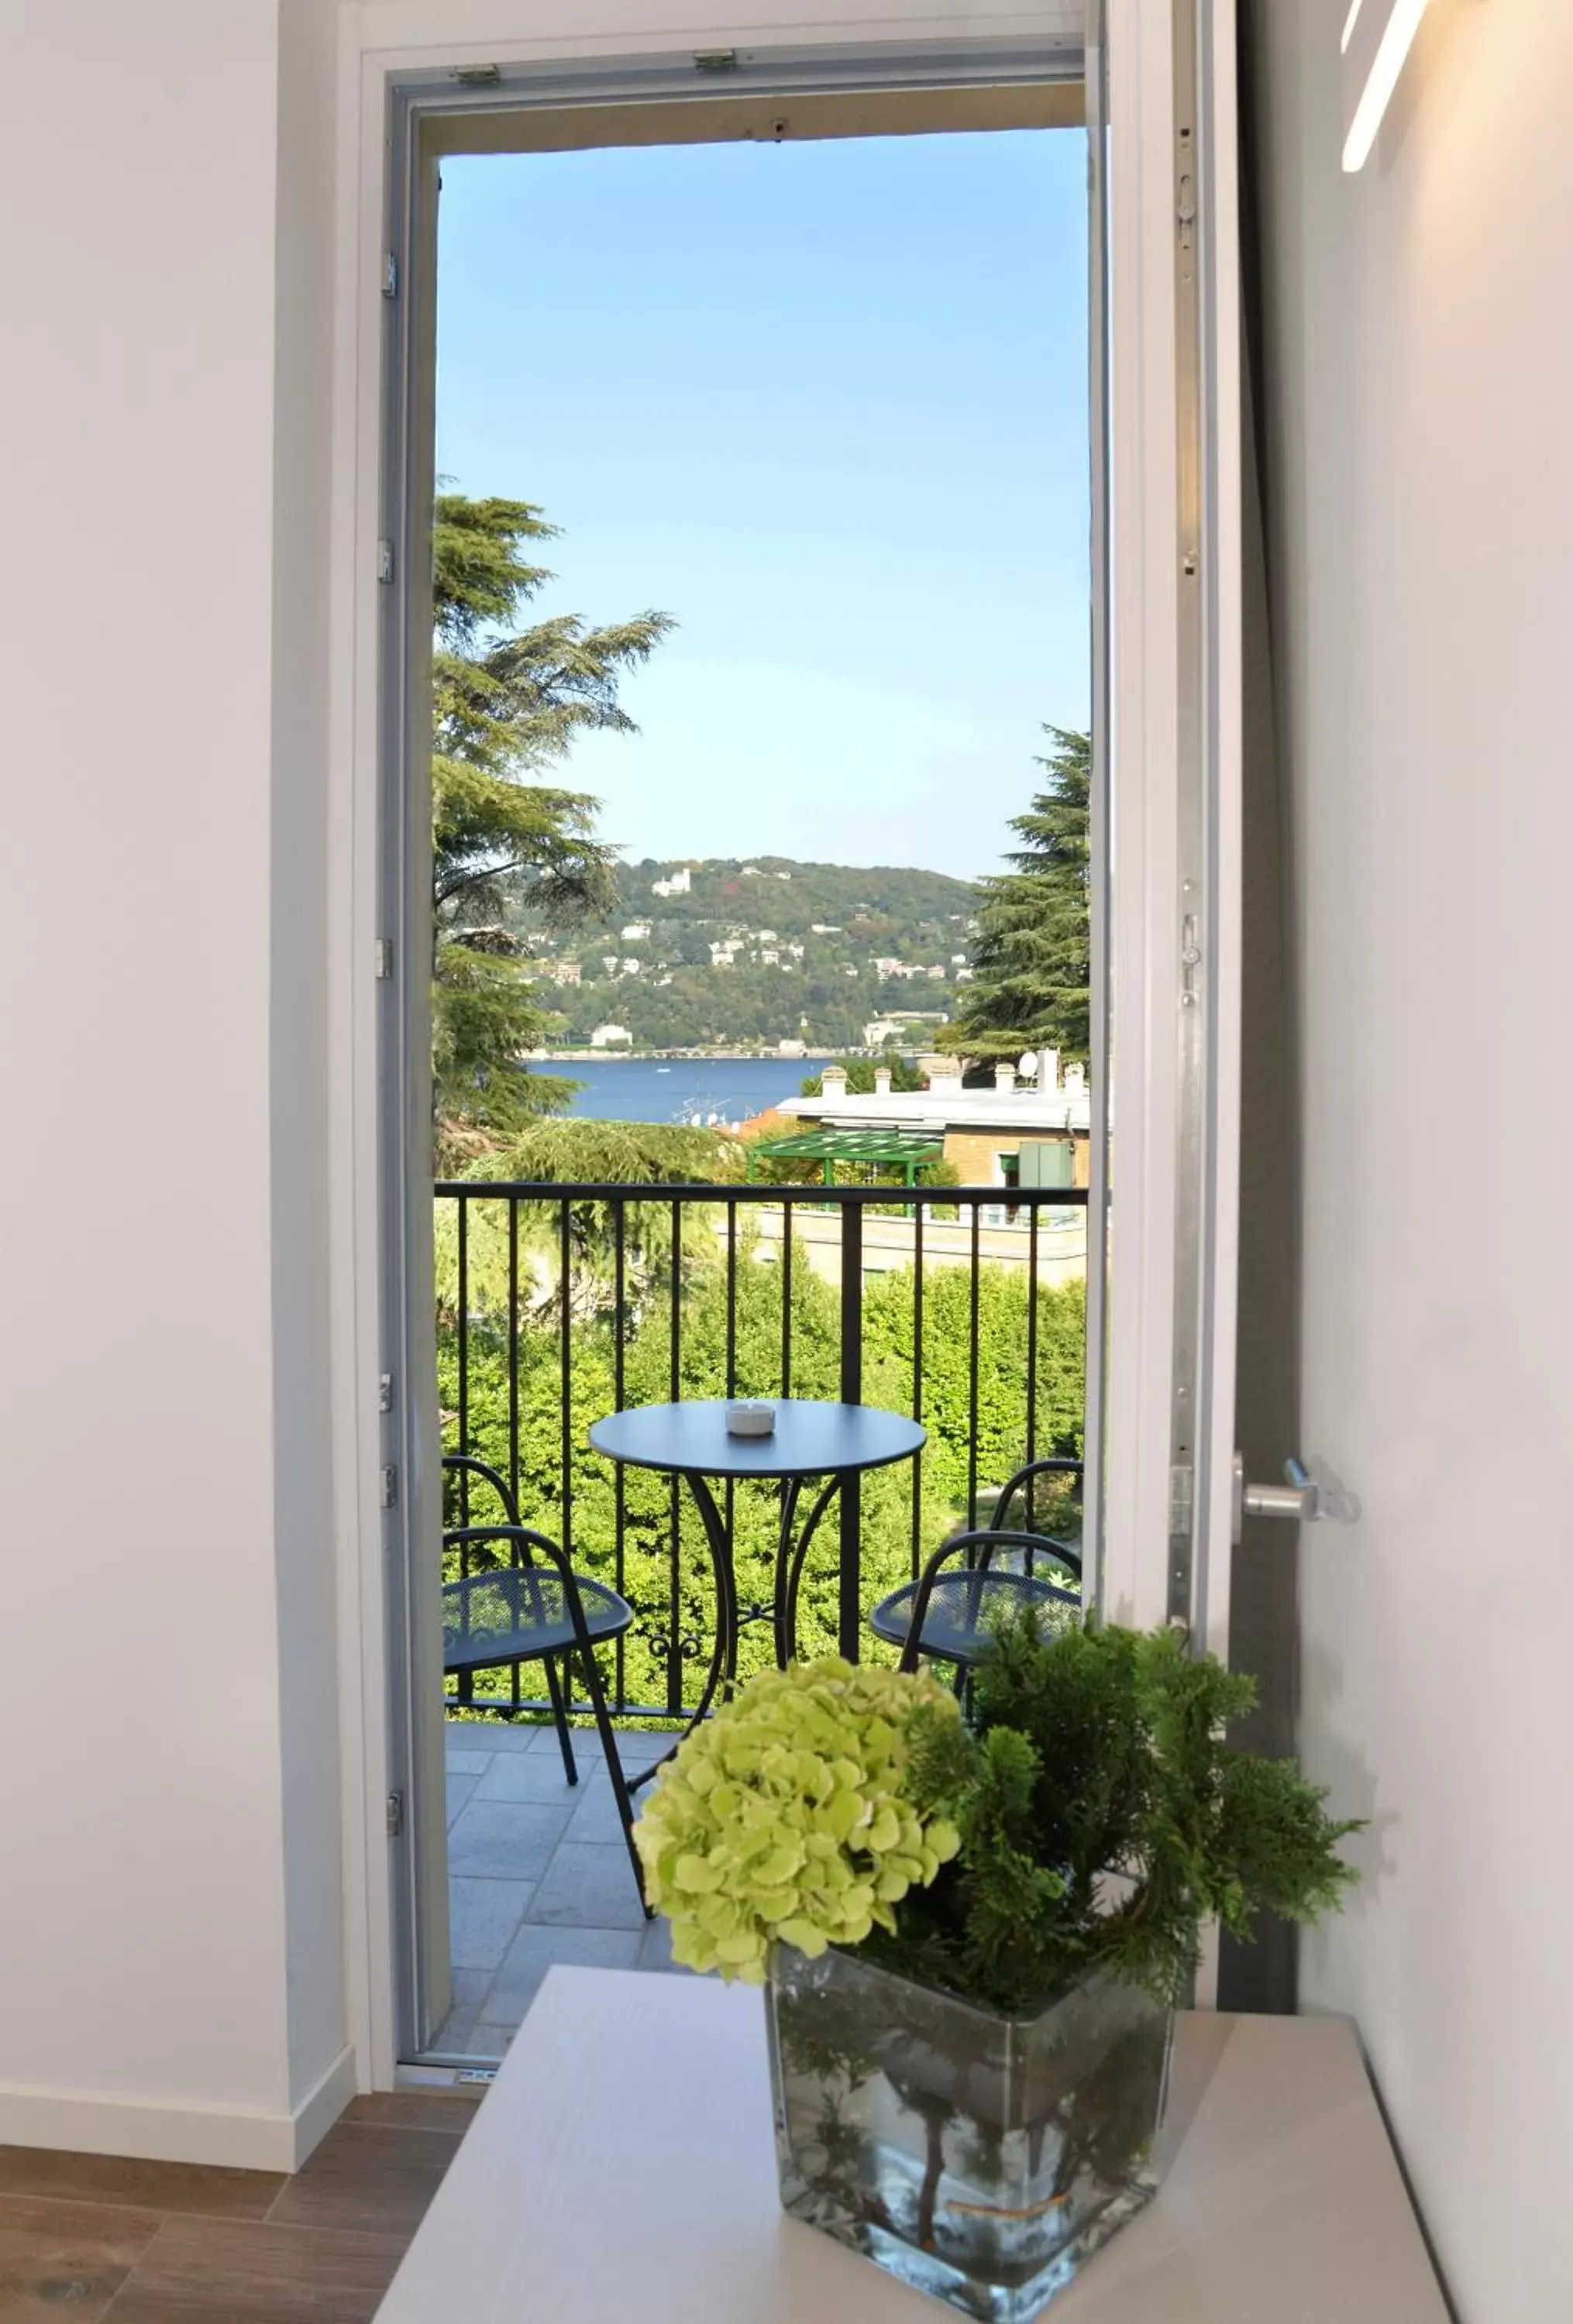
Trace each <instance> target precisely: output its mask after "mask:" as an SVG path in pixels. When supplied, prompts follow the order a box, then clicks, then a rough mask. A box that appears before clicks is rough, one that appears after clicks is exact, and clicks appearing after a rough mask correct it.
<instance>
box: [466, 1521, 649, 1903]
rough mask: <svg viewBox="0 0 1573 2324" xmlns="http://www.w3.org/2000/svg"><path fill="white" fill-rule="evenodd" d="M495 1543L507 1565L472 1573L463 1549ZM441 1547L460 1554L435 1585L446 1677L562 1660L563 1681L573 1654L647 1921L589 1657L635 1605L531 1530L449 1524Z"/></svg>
mask: <svg viewBox="0 0 1573 2324" xmlns="http://www.w3.org/2000/svg"><path fill="white" fill-rule="evenodd" d="M493 1543H506V1545H507V1548H508V1563H507V1564H506V1565H486V1566H483V1567H481V1568H480V1569H479V1571H478V1572H474V1573H472V1572H470V1571H469V1570H468V1568H469V1554H470V1552H471V1550H472V1549H476V1548H479V1547H481V1546H483V1545H489V1544H493ZM442 1545H443V1548H444V1549H445V1550H447V1549H457V1550H458V1553H459V1566H460V1572H459V1578H458V1581H457V1582H444V1584H443V1589H442V1667H443V1669H444V1671H445V1672H447V1671H452V1672H456V1673H458V1674H467V1673H470V1672H474V1671H477V1670H495V1668H496V1667H497V1666H498V1665H501V1664H512V1665H514V1666H515V1667H517V1665H519V1664H520V1663H526V1662H544V1663H546V1664H547V1665H548V1668H549V1669H550V1667H551V1658H552V1657H553V1656H554V1655H561V1656H562V1658H563V1667H564V1676H565V1677H566V1675H567V1672H568V1668H569V1663H570V1659H571V1657H572V1656H573V1655H578V1661H579V1667H580V1669H581V1670H582V1671H583V1673H584V1680H585V1692H586V1693H587V1694H588V1697H589V1702H590V1710H591V1711H592V1712H593V1713H594V1716H595V1721H596V1728H597V1732H598V1733H599V1735H600V1738H601V1748H602V1750H603V1751H604V1752H605V1754H606V1777H607V1781H608V1782H609V1783H610V1784H611V1786H612V1796H613V1798H614V1799H615V1802H616V1806H617V1818H618V1821H619V1822H620V1823H621V1824H622V1827H623V1840H624V1844H625V1847H626V1848H627V1850H628V1861H629V1862H630V1864H632V1866H633V1867H634V1885H635V1886H636V1887H637V1889H638V1891H639V1901H640V1903H641V1904H643V1905H644V1914H645V1918H646V1919H649V1917H650V1906H649V1904H646V1903H645V1899H644V1871H643V1866H642V1865H641V1863H640V1861H639V1851H638V1849H636V1848H635V1847H634V1805H633V1802H632V1800H631V1799H630V1797H629V1794H628V1784H627V1781H626V1778H625V1775H624V1774H623V1762H622V1759H621V1757H620V1756H619V1754H618V1750H617V1738H616V1736H615V1733H614V1731H613V1728H612V1720H611V1715H610V1713H609V1712H608V1711H607V1709H606V1692H605V1690H604V1689H603V1687H602V1685H601V1674H600V1673H599V1671H598V1670H597V1668H596V1655H595V1649H596V1647H597V1645H605V1644H606V1642H607V1641H608V1640H609V1639H612V1638H620V1637H622V1635H623V1633H624V1631H625V1630H626V1629H627V1628H629V1626H630V1624H631V1623H632V1622H633V1619H634V1609H633V1607H632V1606H630V1605H629V1603H628V1601H627V1600H626V1599H625V1598H619V1596H618V1595H617V1592H616V1591H615V1590H608V1589H607V1587H606V1583H605V1582H597V1581H594V1580H592V1578H591V1577H590V1575H588V1573H576V1572H574V1570H573V1568H572V1566H571V1565H570V1564H569V1561H568V1557H567V1554H566V1553H565V1552H564V1551H562V1550H560V1548H559V1547H558V1545H557V1544H556V1542H554V1541H551V1540H549V1539H548V1538H547V1536H546V1535H545V1534H543V1533H537V1532H536V1531H535V1530H534V1528H533V1527H532V1526H522V1525H489V1526H449V1527H448V1528H447V1529H446V1531H445V1532H444V1534H443V1536H442ZM538 1560H539V1561H541V1563H537V1561H538ZM552 1701H553V1705H554V1707H555V1708H556V1711H557V1714H558V1731H559V1737H560V1740H561V1742H562V1745H563V1757H564V1761H565V1763H566V1764H567V1765H568V1766H569V1782H570V1783H572V1782H574V1781H576V1780H577V1778H576V1777H575V1775H574V1773H573V1769H572V1746H571V1745H570V1744H569V1741H568V1737H567V1726H566V1720H565V1719H564V1716H563V1706H562V1700H561V1696H560V1694H559V1693H558V1692H557V1691H556V1687H555V1684H554V1687H553V1694H552Z"/></svg>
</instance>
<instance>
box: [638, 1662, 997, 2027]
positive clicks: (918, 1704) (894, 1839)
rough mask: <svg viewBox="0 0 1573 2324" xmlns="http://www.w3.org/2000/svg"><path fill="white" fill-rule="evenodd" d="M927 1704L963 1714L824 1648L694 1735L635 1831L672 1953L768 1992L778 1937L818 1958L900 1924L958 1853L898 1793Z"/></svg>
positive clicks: (770, 1676) (951, 1703)
mask: <svg viewBox="0 0 1573 2324" xmlns="http://www.w3.org/2000/svg"><path fill="white" fill-rule="evenodd" d="M920 1709H924V1710H929V1711H934V1712H937V1713H938V1714H939V1716H941V1717H949V1718H952V1719H954V1718H956V1717H958V1710H957V1704H956V1699H955V1697H954V1695H952V1694H950V1693H948V1692H947V1690H946V1689H945V1688H943V1687H941V1686H939V1685H938V1684H937V1683H935V1681H934V1680H933V1679H931V1678H928V1677H917V1676H908V1675H905V1674H902V1673H901V1672H899V1671H891V1670H878V1669H873V1668H857V1667H856V1666H855V1665H853V1664H851V1663H846V1662H841V1661H839V1660H837V1659H836V1658H835V1657H833V1656H832V1657H828V1658H827V1659H826V1660H825V1661H823V1662H816V1663H808V1664H801V1663H799V1664H794V1665H793V1666H792V1667H791V1669H790V1670H786V1671H767V1672H765V1673H764V1674H763V1676H761V1677H759V1678H756V1679H754V1680H752V1681H751V1682H750V1683H749V1684H748V1685H747V1686H745V1687H744V1688H743V1689H742V1690H741V1692H739V1693H738V1694H737V1695H736V1696H735V1697H734V1699H733V1700H732V1701H730V1702H729V1703H727V1704H726V1705H725V1707H724V1708H723V1709H722V1710H720V1711H717V1714H716V1716H715V1718H714V1719H711V1720H708V1721H707V1722H706V1723H705V1724H704V1725H703V1726H701V1727H699V1728H697V1729H695V1731H694V1732H693V1734H691V1735H690V1736H689V1738H688V1739H687V1741H686V1742H685V1743H684V1744H683V1746H682V1748H681V1749H680V1751H679V1752H678V1753H677V1755H676V1757H674V1758H673V1760H672V1762H671V1766H669V1767H668V1769H667V1770H666V1773H665V1774H664V1775H662V1777H661V1778H660V1779H659V1781H658V1782H657V1784H656V1786H655V1790H654V1793H653V1794H652V1798H651V1800H650V1803H649V1805H648V1806H647V1807H646V1808H645V1811H644V1813H643V1816H642V1817H641V1818H640V1820H639V1822H638V1824H637V1825H636V1826H635V1828H634V1839H635V1841H636V1842H637V1845H638V1849H639V1855H640V1859H641V1861H642V1862H643V1866H644V1876H645V1888H646V1893H647V1895H648V1896H649V1899H650V1902H651V1903H652V1904H653V1905H655V1906H656V1907H657V1909H658V1910H659V1911H661V1912H663V1913H665V1914H666V1915H667V1917H668V1919H669V1920H670V1921H671V1931H672V1942H671V1950H672V1958H673V1960H678V1961H680V1962H681V1963H682V1964H683V1966H684V1967H685V1968H686V1969H716V1970H717V1971H718V1972H719V1973H720V1975H721V1976H722V1977H724V1978H742V1979H743V1980H744V1982H745V1984H749V1985H762V1984H763V1981H764V1972H765V1962H766V1960H767V1958H768V1955H769V1950H770V1947H771V1944H772V1942H773V1941H774V1940H775V1939H777V1938H780V1939H781V1940H782V1941H783V1942H784V1943H787V1944H790V1945H795V1946H796V1947H797V1948H798V1950H800V1952H804V1953H808V1954H810V1955H813V1954H819V1953H822V1952H823V1951H824V1950H825V1948H826V1946H827V1945H833V1944H834V1945H856V1944H860V1943H861V1942H862V1941H863V1939H864V1938H865V1937H866V1936H867V1935H868V1933H869V1932H870V1930H871V1929H872V1928H873V1927H874V1923H876V1922H877V1923H879V1925H880V1926H881V1927H882V1928H885V1929H893V1928H894V1926H895V1914H894V1909H893V1908H894V1907H895V1906H896V1905H897V1904H899V1903H900V1902H901V1900H902V1897H903V1896H904V1895H906V1893H907V1891H908V1889H909V1888H911V1887H912V1886H914V1885H920V1886H927V1885H928V1884H929V1882H930V1880H932V1879H933V1877H934V1875H935V1874H936V1873H937V1872H938V1871H939V1867H940V1866H941V1865H942V1864H944V1863H946V1862H948V1859H949V1858H951V1857H953V1856H954V1855H955V1854H956V1851H957V1849H958V1847H959V1846H960V1839H959V1835H958V1832H957V1831H956V1828H955V1826H954V1825H953V1824H951V1823H949V1822H948V1821H946V1820H945V1819H944V1818H943V1817H942V1816H933V1817H931V1818H930V1819H929V1820H928V1821H924V1820H923V1819H922V1818H921V1816H920V1815H919V1813H918V1812H917V1811H916V1809H915V1808H914V1807H913V1806H912V1804H911V1802H910V1801H909V1800H908V1799H907V1798H906V1796H905V1794H904V1792H903V1788H902V1785H903V1781H904V1777H905V1775H906V1766H907V1751H906V1736H907V1729H908V1727H909V1725H910V1723H911V1717H912V1714H913V1712H914V1711H918V1710H920Z"/></svg>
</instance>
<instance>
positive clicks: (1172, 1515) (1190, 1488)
mask: <svg viewBox="0 0 1573 2324" xmlns="http://www.w3.org/2000/svg"><path fill="white" fill-rule="evenodd" d="M1195 1510H1196V1471H1195V1470H1194V1469H1192V1468H1189V1466H1187V1467H1175V1468H1172V1469H1170V1471H1169V1538H1170V1541H1180V1540H1185V1541H1189V1538H1190V1528H1191V1519H1192V1517H1193V1516H1194V1514H1195Z"/></svg>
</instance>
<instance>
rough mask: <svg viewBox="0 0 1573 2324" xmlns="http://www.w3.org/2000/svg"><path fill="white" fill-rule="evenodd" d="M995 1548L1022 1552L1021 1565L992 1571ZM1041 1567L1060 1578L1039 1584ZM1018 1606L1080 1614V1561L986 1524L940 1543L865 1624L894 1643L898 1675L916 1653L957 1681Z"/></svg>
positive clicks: (1030, 1536) (1036, 1538)
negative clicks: (951, 1568) (954, 1563)
mask: <svg viewBox="0 0 1573 2324" xmlns="http://www.w3.org/2000/svg"><path fill="white" fill-rule="evenodd" d="M1001 1550H1006V1551H1013V1552H1020V1554H1021V1558H1022V1563H1021V1564H1020V1566H1019V1567H1018V1566H1017V1565H1015V1564H1014V1563H1013V1564H1011V1565H1008V1566H998V1567H996V1566H995V1563H994V1561H995V1557H996V1556H997V1555H998V1554H999V1553H1000V1551H1001ZM963 1555H964V1556H965V1557H966V1559H967V1563H966V1564H964V1565H962V1566H960V1567H959V1568H958V1570H957V1572H954V1573H947V1572H945V1571H944V1570H943V1569H944V1568H945V1566H946V1565H947V1564H948V1563H949V1561H950V1560H951V1559H952V1558H953V1557H958V1556H963ZM1039 1563H1044V1564H1047V1565H1048V1566H1049V1567H1050V1569H1051V1571H1053V1572H1055V1573H1057V1574H1058V1575H1059V1580H1058V1581H1056V1582H1049V1581H1045V1579H1044V1578H1043V1576H1042V1575H1041V1573H1039V1572H1038V1571H1037V1567H1038V1565H1039ZM1068 1583H1069V1585H1070V1586H1069V1587H1067V1584H1068ZM1023 1606H1037V1607H1043V1608H1047V1607H1051V1606H1070V1607H1074V1608H1075V1609H1076V1611H1077V1612H1078V1614H1079V1613H1080V1611H1081V1561H1080V1559H1079V1558H1075V1557H1073V1555H1072V1554H1069V1553H1068V1552H1067V1551H1065V1550H1063V1549H1061V1548H1059V1546H1058V1545H1056V1544H1055V1543H1053V1542H1050V1541H1045V1539H1044V1538H1043V1535H1041V1534H1037V1533H1014V1532H1012V1531H1011V1530H1010V1529H1009V1528H1008V1527H1006V1526H985V1527H982V1528H978V1529H976V1530H974V1531H972V1532H969V1533H958V1534H953V1535H951V1537H950V1539H949V1540H948V1541H946V1542H941V1543H940V1545H939V1548H938V1549H937V1550H936V1551H935V1552H934V1554H933V1556H932V1557H931V1558H930V1560H929V1562H928V1563H927V1565H925V1566H924V1568H923V1571H922V1572H921V1574H920V1576H919V1577H918V1579H917V1581H916V1582H903V1583H902V1587H901V1588H900V1589H899V1590H893V1591H891V1593H890V1595H889V1596H888V1597H887V1598H882V1599H881V1600H880V1601H879V1604H878V1605H877V1606H876V1607H875V1608H874V1612H873V1613H872V1614H871V1615H870V1617H869V1625H868V1626H869V1628H870V1629H871V1630H872V1631H873V1632H874V1636H875V1637H876V1638H883V1639H884V1641H885V1643H886V1645H887V1646H900V1648H901V1650H902V1662H901V1666H902V1670H904V1671H914V1670H916V1669H917V1667H918V1657H919V1655H932V1656H933V1658H934V1659H935V1661H937V1662H948V1663H954V1664H955V1665H956V1666H957V1675H958V1680H960V1679H965V1677H966V1675H967V1672H968V1671H969V1670H971V1668H972V1667H973V1665H975V1664H976V1663H980V1662H982V1661H983V1660H984V1658H985V1655H989V1654H991V1653H992V1652H993V1650H994V1634H995V1624H996V1623H997V1622H998V1621H999V1620H1000V1619H1001V1618H1002V1617H1003V1616H1004V1615H1006V1614H1011V1613H1015V1612H1017V1611H1019V1610H1020V1609H1021V1608H1022V1607H1023Z"/></svg>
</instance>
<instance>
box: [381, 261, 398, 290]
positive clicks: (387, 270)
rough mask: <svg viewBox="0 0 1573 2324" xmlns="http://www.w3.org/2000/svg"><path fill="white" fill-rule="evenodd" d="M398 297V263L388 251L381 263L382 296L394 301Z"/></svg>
mask: <svg viewBox="0 0 1573 2324" xmlns="http://www.w3.org/2000/svg"><path fill="white" fill-rule="evenodd" d="M398 295H399V262H398V260H397V259H396V258H395V257H394V256H393V252H392V251H391V250H390V251H389V253H388V254H387V256H386V257H385V258H384V261H383V296H384V299H396V298H397V297H398Z"/></svg>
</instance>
